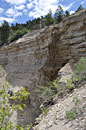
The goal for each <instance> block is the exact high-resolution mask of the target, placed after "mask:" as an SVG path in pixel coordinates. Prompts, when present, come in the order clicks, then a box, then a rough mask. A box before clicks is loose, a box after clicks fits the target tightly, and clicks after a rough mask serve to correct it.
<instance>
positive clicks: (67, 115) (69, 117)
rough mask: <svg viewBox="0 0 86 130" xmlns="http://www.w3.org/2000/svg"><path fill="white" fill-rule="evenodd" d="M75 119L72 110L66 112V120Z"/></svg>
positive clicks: (74, 112) (74, 113)
mask: <svg viewBox="0 0 86 130" xmlns="http://www.w3.org/2000/svg"><path fill="white" fill-rule="evenodd" d="M75 118H76V111H74V110H70V111H66V119H68V120H74V119H75Z"/></svg>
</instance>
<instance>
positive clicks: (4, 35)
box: [1, 21, 10, 45]
mask: <svg viewBox="0 0 86 130" xmlns="http://www.w3.org/2000/svg"><path fill="white" fill-rule="evenodd" d="M9 33H10V26H9V24H8V22H7V21H4V22H3V24H2V26H1V43H2V44H6V45H7V44H8V37H9Z"/></svg>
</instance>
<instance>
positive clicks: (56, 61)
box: [0, 10, 86, 124]
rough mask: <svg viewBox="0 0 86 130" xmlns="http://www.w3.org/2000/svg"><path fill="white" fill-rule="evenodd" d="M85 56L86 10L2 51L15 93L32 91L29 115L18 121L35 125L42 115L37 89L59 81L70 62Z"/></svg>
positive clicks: (27, 112) (28, 36)
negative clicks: (61, 69) (20, 89)
mask: <svg viewBox="0 0 86 130" xmlns="http://www.w3.org/2000/svg"><path fill="white" fill-rule="evenodd" d="M81 56H86V10H83V11H81V12H78V13H76V14H73V15H71V16H70V17H68V18H65V19H64V20H63V21H62V22H61V23H60V24H58V25H52V26H50V27H46V28H44V29H40V30H36V31H33V32H29V33H28V34H26V35H25V36H23V37H22V38H20V39H19V40H17V41H15V42H13V43H11V44H10V45H9V46H4V47H2V48H0V64H2V65H3V66H4V69H5V72H6V80H7V81H8V82H9V83H10V85H11V86H12V88H13V89H14V90H15V89H16V88H17V87H18V88H19V87H21V86H24V87H26V88H27V89H28V90H29V91H30V98H29V100H28V101H26V104H27V107H26V108H25V114H24V115H23V116H21V114H19V113H18V115H17V118H18V121H20V122H21V123H23V124H27V123H31V122H34V120H35V118H36V117H37V116H38V115H39V112H40V110H39V105H40V100H39V98H38V97H37V94H36V92H35V90H36V89H38V88H39V87H40V86H42V85H45V84H46V83H47V81H48V80H53V79H54V78H56V77H57V74H58V70H59V69H60V68H61V67H62V66H64V65H65V64H66V63H67V62H70V63H71V62H72V61H73V62H75V61H76V60H77V59H79V58H80V57H81Z"/></svg>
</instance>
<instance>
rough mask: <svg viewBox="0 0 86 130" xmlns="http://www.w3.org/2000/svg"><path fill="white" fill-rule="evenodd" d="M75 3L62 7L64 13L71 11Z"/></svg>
mask: <svg viewBox="0 0 86 130" xmlns="http://www.w3.org/2000/svg"><path fill="white" fill-rule="evenodd" d="M74 3H75V2H72V3H70V4H69V5H68V6H64V5H61V7H62V9H63V10H64V11H66V10H69V9H70V8H71V7H72V6H73V4H74Z"/></svg>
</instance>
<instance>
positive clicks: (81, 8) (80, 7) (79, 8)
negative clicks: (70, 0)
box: [76, 5, 84, 12]
mask: <svg viewBox="0 0 86 130" xmlns="http://www.w3.org/2000/svg"><path fill="white" fill-rule="evenodd" d="M83 9H84V8H83V7H82V5H80V6H79V7H78V9H77V10H76V12H79V11H81V10H83Z"/></svg>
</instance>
